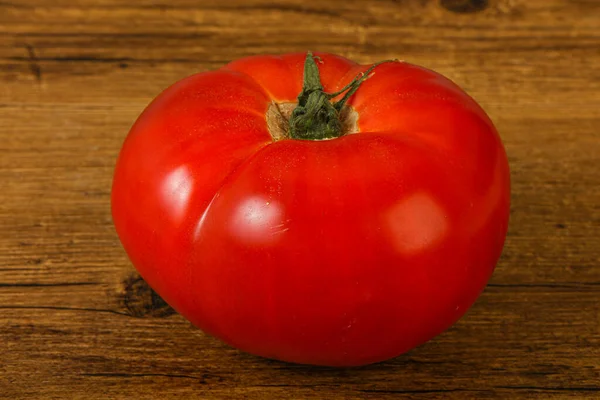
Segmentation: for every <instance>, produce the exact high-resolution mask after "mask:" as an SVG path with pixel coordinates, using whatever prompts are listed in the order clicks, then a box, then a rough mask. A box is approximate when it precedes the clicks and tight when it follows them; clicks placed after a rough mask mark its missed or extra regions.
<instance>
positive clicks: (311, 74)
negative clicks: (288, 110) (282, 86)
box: [289, 51, 396, 140]
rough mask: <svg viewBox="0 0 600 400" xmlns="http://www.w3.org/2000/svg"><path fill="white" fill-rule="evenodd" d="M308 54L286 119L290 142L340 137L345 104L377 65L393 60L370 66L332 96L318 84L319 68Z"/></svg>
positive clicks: (319, 81)
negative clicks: (302, 75)
mask: <svg viewBox="0 0 600 400" xmlns="http://www.w3.org/2000/svg"><path fill="white" fill-rule="evenodd" d="M315 60H319V61H320V60H321V59H320V58H319V57H315V56H313V54H312V53H311V52H310V51H309V52H308V53H307V54H306V60H305V61H304V78H303V79H304V82H303V87H302V92H300V94H299V95H298V106H296V108H295V109H294V111H293V112H292V116H291V118H290V128H289V135H290V137H291V138H293V139H305V140H324V139H333V138H337V137H340V136H342V135H343V130H342V121H341V118H340V113H341V111H342V110H343V108H344V106H345V105H346V102H347V101H348V100H349V99H350V97H352V95H353V94H354V93H355V92H356V91H357V90H358V88H359V87H360V85H361V84H362V83H363V82H364V81H365V80H367V79H368V78H369V77H370V76H371V72H373V70H374V69H375V67H377V66H378V65H380V64H382V63H386V62H393V61H396V60H385V61H381V62H378V63H376V64H373V65H372V66H371V67H370V68H369V69H368V70H366V71H365V72H362V73H360V74H358V75H357V76H356V77H355V78H354V79H353V80H352V82H350V83H349V84H347V85H346V86H344V87H343V88H342V89H341V90H339V91H338V92H335V93H325V91H324V88H323V85H322V84H321V77H320V74H319V67H318V66H317V63H316V61H315ZM343 93H345V94H344V97H342V99H340V100H339V101H337V102H334V103H332V102H331V99H333V98H334V97H336V96H339V95H341V94H343Z"/></svg>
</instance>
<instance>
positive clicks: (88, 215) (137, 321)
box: [0, 0, 600, 399]
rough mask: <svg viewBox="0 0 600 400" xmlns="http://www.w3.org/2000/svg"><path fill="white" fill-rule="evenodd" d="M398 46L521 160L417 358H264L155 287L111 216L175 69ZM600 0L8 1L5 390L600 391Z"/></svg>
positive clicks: (15, 395)
mask: <svg viewBox="0 0 600 400" xmlns="http://www.w3.org/2000/svg"><path fill="white" fill-rule="evenodd" d="M307 49H312V50H321V51H329V52H335V53H339V54H342V55H345V56H348V57H350V58H354V59H356V60H358V61H361V62H372V61H376V60H381V59H386V58H401V59H405V60H407V61H411V62H414V63H417V64H422V65H424V66H427V67H430V68H433V69H435V70H438V71H440V72H441V73H444V74H446V75H447V76H449V77H451V78H452V79H453V80H455V81H456V82H457V83H458V84H460V85H461V86H463V87H464V88H465V89H466V90H467V91H468V92H469V93H470V94H472V95H473V96H474V97H475V98H476V99H477V100H479V101H480V102H481V104H482V105H483V106H484V108H485V109H486V110H487V111H488V112H489V114H490V116H491V117H492V119H493V120H494V121H495V122H496V124H497V127H498V128H499V131H500V132H501V135H502V138H503V140H504V141H505V144H506V149H507V151H508V154H509V158H510V162H511V167H512V180H513V197H512V199H513V205H512V213H511V226H510V230H509V236H508V239H507V243H506V247H505V251H504V254H503V256H502V259H501V261H500V263H499V265H498V268H497V270H496V273H495V275H494V277H493V279H492V281H491V284H490V285H489V287H488V288H487V289H486V291H485V292H484V294H483V295H482V297H481V298H480V299H479V300H478V302H477V303H476V305H475V306H474V308H473V309H472V310H471V311H470V312H469V313H468V314H467V316H466V317H465V318H463V319H462V320H461V321H460V322H459V323H458V324H457V325H456V326H455V327H453V328H452V329H450V330H449V331H448V332H446V333H445V334H443V335H441V336H439V337H438V338H436V339H435V340H433V341H431V342H430V343H428V344H426V345H423V346H421V347H419V348H417V349H415V350H414V351H412V352H410V353H409V354H407V355H404V356H401V357H399V358H397V359H394V360H391V361H389V362H385V363H382V364H377V365H373V366H370V367H366V368H359V369H349V370H336V369H323V368H311V367H305V366H294V365H287V364H283V363H278V362H273V361H267V360H263V359H260V358H256V357H252V356H249V355H245V354H242V353H240V352H238V351H236V350H233V349H230V348H228V347H227V346H225V345H223V344H221V343H220V342H218V341H217V340H215V339H212V338H210V337H207V336H205V335H204V334H203V333H202V332H200V331H198V330H197V329H195V328H193V327H192V326H191V325H190V324H189V323H188V322H186V321H185V320H184V319H183V318H182V317H180V316H178V315H177V314H174V313H173V312H172V310H171V309H169V308H168V307H167V306H165V305H164V304H163V303H162V302H161V301H160V299H159V298H157V297H155V296H153V295H152V293H151V292H150V291H149V290H148V288H147V287H146V286H145V285H144V283H143V281H140V280H139V279H138V278H136V275H135V273H134V270H133V268H132V267H131V265H130V263H129V261H128V259H127V258H126V256H125V253H124V252H123V250H122V248H121V247H120V244H119V241H118V238H117V236H116V234H115V231H114V229H113V226H112V222H111V216H110V208H109V191H110V183H111V175H112V169H113V165H114V162H115V158H116V155H117V152H118V150H119V147H120V145H121V143H122V140H123V139H124V137H125V135H126V133H127V131H128V128H129V126H130V125H131V123H132V122H133V121H134V120H135V118H136V116H137V115H138V113H139V112H140V111H141V110H142V109H143V107H144V106H145V105H146V104H147V103H148V102H149V101H150V100H151V99H152V97H153V96H155V95H156V94H157V93H158V92H159V91H160V90H162V89H164V88H165V87H166V86H168V85H169V84H171V83H173V82H174V81H176V80H178V79H180V78H182V77H184V76H187V75H189V74H192V73H194V72H197V71H203V70H207V69H211V68H214V67H217V66H219V65H221V64H223V63H226V62H228V61H230V60H232V59H235V58H238V57H241V56H246V55H250V54H256V53H279V52H288V51H305V50H307ZM599 49H600V2H598V1H597V0H571V1H567V0H489V1H482V0H480V1H475V0H471V1H461V0H455V1H434V0H396V1H392V0H372V1H351V0H346V1H325V0H291V1H284V0H280V1H263V0H248V1H244V0H237V1H222V0H213V1H201V0H178V1H171V0H134V1H121V0H2V1H0V135H1V136H0V155H1V157H0V179H1V183H2V189H1V190H0V222H1V224H0V398H2V399H5V398H6V399H21V398H31V399H54V398H56V399H63V398H75V399H77V398H85V399H113V398H115V399H117V398H134V399H168V398H205V399H213V398H214V399H240V398H246V399H271V398H273V399H277V398H280V399H366V398H373V399H388V398H389V399H391V398H403V397H405V398H415V399H438V398H439V399H442V398H443V399H447V398H455V399H468V398H473V399H486V398H506V399H519V398H541V399H550V398H557V399H561V398H576V399H587V398H590V399H591V398H600V167H599V165H600V162H599V158H600V132H599V129H600V68H599V66H600V51H599Z"/></svg>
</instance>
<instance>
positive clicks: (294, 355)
mask: <svg viewBox="0 0 600 400" xmlns="http://www.w3.org/2000/svg"><path fill="white" fill-rule="evenodd" d="M318 56H319V57H320V61H321V62H320V63H319V70H320V74H321V80H322V84H323V86H324V88H325V91H327V92H334V91H337V90H339V89H340V88H341V87H343V86H344V85H345V84H347V83H348V82H349V81H351V80H352V79H353V78H354V77H355V76H356V75H357V74H358V73H360V72H363V71H365V70H366V69H367V68H368V66H363V65H358V64H355V63H353V62H351V61H349V60H346V59H344V58H342V57H339V56H334V55H330V54H318ZM305 57H306V54H287V55H283V56H259V57H250V58H246V59H241V60H237V61H235V62H233V63H231V64H229V65H227V66H225V67H223V68H221V69H220V70H217V71H213V72H207V73H203V74H197V75H194V76H192V77H189V78H186V79H184V80H183V81H180V82H178V83H176V84H175V85H173V86H172V87H171V88H169V89H167V90H166V91H165V92H163V93H162V94H161V95H159V96H158V97H157V98H156V99H155V100H154V101H153V102H152V103H151V104H150V106H149V107H148V108H147V109H146V110H145V111H144V112H143V113H142V115H141V116H140V117H139V119H138V121H137V122H136V124H135V125H134V126H133V128H132V130H131V132H130V133H129V136H128V138H127V139H126V141H125V143H124V145H123V148H122V150H121V153H120V155H119V159H118V162H117V166H116V170H115V176H114V182H113V191H112V210H113V219H114V223H115V226H116V229H117V232H118V234H119V237H120V239H121V241H122V243H123V246H124V248H125V250H126V251H127V253H128V255H129V257H130V258H131V260H132V262H133V264H134V265H135V267H136V268H137V269H138V271H139V272H140V274H141V275H142V276H143V277H144V279H146V281H147V282H148V283H149V284H150V285H151V286H152V287H153V288H154V289H155V290H156V291H157V292H158V293H159V294H160V295H161V296H162V297H163V298H164V299H165V300H166V301H167V302H168V303H169V304H171V305H172V306H173V307H174V308H175V309H176V310H177V311H178V312H179V313H181V314H182V315H183V316H184V317H186V318H187V319H189V320H190V321H191V322H192V323H193V324H195V325H196V326H198V327H199V328H201V329H202V330H204V331H205V332H207V333H209V334H211V335H214V336H216V337H218V338H220V339H222V340H223V341H225V342H227V343H229V344H231V345H233V346H235V347H237V348H239V349H241V350H244V351H247V352H250V353H253V354H257V355H261V356H264V357H270V358H275V359H279V360H284V361H290V362H297V363H308V364H318V365H330V366H355V365H364V364H369V363H373V362H378V361H382V360H386V359H389V358H391V357H395V356H397V355H399V354H402V353H404V352H406V351H408V350H410V349H411V348H413V347H415V346H417V345H419V344H421V343H424V342H426V341H427V340H429V339H431V338H432V337H434V336H436V335H437V334H439V333H441V332H443V331H444V330H445V329H447V328H448V327H450V326H451V325H452V324H453V323H454V322H456V321H457V320H458V319H459V318H460V317H461V316H462V315H463V314H464V313H465V312H466V311H467V310H468V308H469V307H470V306H471V305H472V304H473V302H474V301H475V300H476V298H477V297H478V295H479V294H480V293H481V291H482V290H483V288H484V287H485V285H486V283H487V281H488V279H489V278H490V276H491V274H492V272H493V269H494V266H495V264H496V262H497V260H498V258H499V256H500V253H501V251H502V247H503V244H504V238H505V235H506V230H507V225H508V216H509V198H510V182H509V169H508V162H507V158H506V154H505V152H504V148H503V146H502V143H501V141H500V138H499V136H498V134H497V132H496V130H495V128H494V126H493V124H492V122H491V121H490V120H489V118H488V117H487V116H486V114H485V113H484V112H483V110H482V109H481V108H480V107H479V106H478V105H477V104H476V103H475V101H474V100H473V99H471V98H470V97H469V96H468V95H466V94H465V93H464V92H463V91H462V90H461V89H460V88H458V87H457V86H456V85H454V84H453V83H452V82H450V81H449V80H447V79H446V78H444V77H442V76H440V75H438V74H436V73H434V72H432V71H429V70H426V69H424V68H421V67H417V66H414V65H410V64H407V63H401V62H394V63H385V64H381V65H380V66H378V67H377V68H376V69H375V71H374V73H373V74H372V76H370V78H369V79H367V80H366V81H365V82H364V83H363V84H362V86H361V87H360V88H359V90H358V91H357V92H356V93H355V94H354V95H353V96H352V98H351V99H350V101H349V103H348V104H349V105H350V106H351V107H352V108H353V109H354V110H355V111H356V112H357V114H358V116H359V117H358V126H359V133H356V134H348V135H345V136H342V137H340V138H337V139H331V140H324V141H309V140H294V139H284V140H281V141H276V142H274V141H273V140H272V139H271V135H270V133H269V130H268V128H267V123H266V120H265V118H266V117H265V115H266V112H267V109H268V107H269V105H270V104H271V103H272V102H277V103H286V102H294V101H295V98H296V96H297V95H298V93H299V92H300V90H301V88H302V67H303V63H304V58H305Z"/></svg>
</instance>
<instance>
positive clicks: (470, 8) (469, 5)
mask: <svg viewBox="0 0 600 400" xmlns="http://www.w3.org/2000/svg"><path fill="white" fill-rule="evenodd" d="M440 4H441V5H442V7H444V8H445V9H447V10H448V11H452V12H455V13H474V12H479V11H483V10H485V9H486V8H487V7H488V0H441V1H440Z"/></svg>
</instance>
